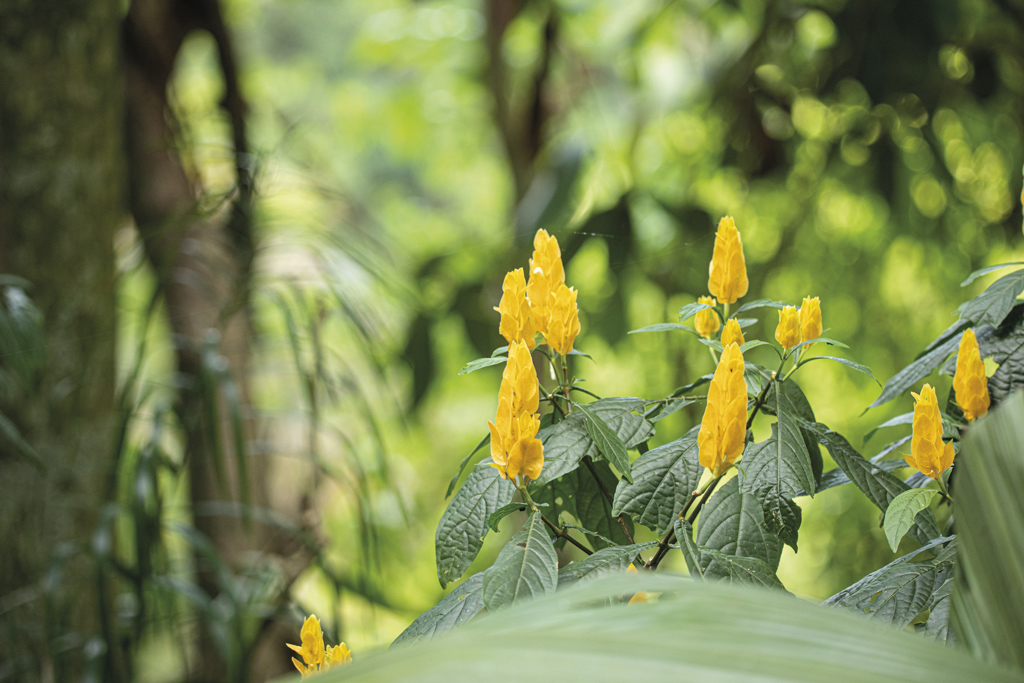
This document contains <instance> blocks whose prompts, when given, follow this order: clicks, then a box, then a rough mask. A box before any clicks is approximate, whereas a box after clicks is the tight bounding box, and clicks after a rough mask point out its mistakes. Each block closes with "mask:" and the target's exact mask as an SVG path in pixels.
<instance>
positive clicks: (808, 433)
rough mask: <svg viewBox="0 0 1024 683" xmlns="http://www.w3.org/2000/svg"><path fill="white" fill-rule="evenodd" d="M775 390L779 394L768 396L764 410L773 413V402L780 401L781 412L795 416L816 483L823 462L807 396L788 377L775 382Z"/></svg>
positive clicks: (815, 423) (819, 478)
mask: <svg viewBox="0 0 1024 683" xmlns="http://www.w3.org/2000/svg"><path fill="white" fill-rule="evenodd" d="M775 391H776V392H779V395H778V396H775V395H774V392H773V394H772V395H770V396H769V397H768V400H767V401H766V402H765V405H764V411H765V412H766V413H767V414H768V415H775V414H776V412H777V409H776V407H775V404H776V403H777V402H780V401H781V404H782V405H781V410H782V412H783V413H785V414H786V415H792V416H794V417H795V418H797V420H796V422H797V424H799V426H800V435H801V437H803V440H804V446H805V447H806V448H807V455H808V456H809V457H810V459H811V472H813V473H814V481H815V482H816V483H817V482H818V481H820V480H821V472H822V469H823V468H824V463H823V461H822V459H821V447H820V446H819V445H818V436H817V433H816V432H815V429H816V425H817V424H818V423H817V422H815V418H814V410H813V409H812V408H811V404H810V402H809V401H808V400H807V397H806V396H804V392H803V391H802V390H801V389H800V385H798V384H797V383H796V382H795V381H794V380H791V379H789V380H786V381H785V382H776V384H775ZM821 427H824V425H821ZM805 495H806V494H805Z"/></svg>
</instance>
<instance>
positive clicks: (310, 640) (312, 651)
mask: <svg viewBox="0 0 1024 683" xmlns="http://www.w3.org/2000/svg"><path fill="white" fill-rule="evenodd" d="M299 639H300V641H301V642H302V645H301V646H300V645H292V644H291V643H286V645H288V647H290V648H291V649H292V650H294V651H295V652H298V653H299V655H300V656H301V657H302V660H303V662H305V666H303V665H302V664H301V663H300V662H299V660H297V659H296V658H295V657H292V663H294V664H295V668H296V669H298V670H299V673H301V674H302V675H303V677H305V676H307V675H309V674H310V673H314V672H316V671H319V670H320V665H321V664H323V663H324V657H325V652H324V632H323V631H322V630H321V629H320V620H319V619H317V618H316V615H315V614H310V615H309V616H308V617H306V620H305V621H304V622H303V623H302V630H301V631H299Z"/></svg>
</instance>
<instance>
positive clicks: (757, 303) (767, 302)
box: [729, 299, 789, 318]
mask: <svg viewBox="0 0 1024 683" xmlns="http://www.w3.org/2000/svg"><path fill="white" fill-rule="evenodd" d="M788 305H789V304H786V303H783V302H781V301H772V300H771V299H756V300H754V301H751V302H749V303H745V304H743V305H742V306H740V307H739V308H737V309H736V311H735V312H734V313H733V314H732V315H730V316H729V317H730V318H735V317H736V316H738V315H739V314H740V313H743V312H744V311H752V310H754V309H755V308H777V309H779V310H782V309H783V308H785V307H786V306H788Z"/></svg>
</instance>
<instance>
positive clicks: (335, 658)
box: [324, 643, 352, 669]
mask: <svg viewBox="0 0 1024 683" xmlns="http://www.w3.org/2000/svg"><path fill="white" fill-rule="evenodd" d="M351 662H352V651H351V650H349V649H348V645H346V644H345V643H342V644H340V645H338V646H336V647H328V648H327V652H326V654H325V655H324V668H325V669H330V668H331V667H333V666H342V665H344V664H350V663H351Z"/></svg>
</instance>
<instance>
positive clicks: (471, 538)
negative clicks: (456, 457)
mask: <svg viewBox="0 0 1024 683" xmlns="http://www.w3.org/2000/svg"><path fill="white" fill-rule="evenodd" d="M515 491H516V487H515V485H514V484H513V483H512V482H510V481H505V480H504V479H502V478H501V477H500V476H499V475H498V470H496V469H494V468H493V467H491V466H490V464H489V463H488V462H481V463H477V466H476V467H474V468H473V471H472V472H470V473H469V477H467V478H466V483H464V484H463V485H462V488H460V489H459V490H458V491H457V492H456V493H455V496H454V497H453V498H452V500H451V502H450V503H449V504H448V509H446V510H445V511H444V514H443V515H441V521H440V522H439V523H438V525H437V534H436V536H435V538H434V545H435V555H436V558H437V579H438V581H440V582H441V587H442V588H444V587H445V586H447V585H448V584H449V583H451V582H452V581H455V580H456V579H458V578H459V577H460V576H462V573H463V572H465V571H466V569H467V568H468V567H469V565H470V564H472V563H473V560H474V559H475V558H476V554H477V553H478V552H480V546H482V545H483V543H484V536H486V535H487V518H488V517H490V516H491V514H492V513H493V512H494V511H495V510H497V509H498V508H500V507H501V506H502V505H505V504H507V503H508V502H509V501H511V500H512V496H513V495H514V494H515Z"/></svg>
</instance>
